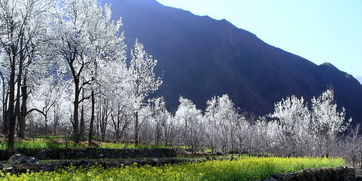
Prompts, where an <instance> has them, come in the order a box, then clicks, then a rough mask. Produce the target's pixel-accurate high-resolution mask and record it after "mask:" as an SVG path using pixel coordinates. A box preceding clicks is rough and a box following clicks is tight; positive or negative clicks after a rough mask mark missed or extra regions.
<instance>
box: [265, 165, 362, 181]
mask: <svg viewBox="0 0 362 181" xmlns="http://www.w3.org/2000/svg"><path fill="white" fill-rule="evenodd" d="M355 180H356V173H355V169H353V168H347V167H341V168H323V169H308V170H303V171H299V172H295V173H287V174H277V175H274V176H273V177H272V178H269V179H266V180H264V181H355Z"/></svg>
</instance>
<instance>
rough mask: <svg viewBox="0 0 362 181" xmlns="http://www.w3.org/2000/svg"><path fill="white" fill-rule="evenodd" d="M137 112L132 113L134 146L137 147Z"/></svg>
mask: <svg viewBox="0 0 362 181" xmlns="http://www.w3.org/2000/svg"><path fill="white" fill-rule="evenodd" d="M138 131H139V129H138V111H136V112H135V113H134V143H135V146H138V139H139V138H138Z"/></svg>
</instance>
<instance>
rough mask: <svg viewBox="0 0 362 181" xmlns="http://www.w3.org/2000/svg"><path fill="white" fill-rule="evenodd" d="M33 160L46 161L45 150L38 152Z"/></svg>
mask: <svg viewBox="0 0 362 181" xmlns="http://www.w3.org/2000/svg"><path fill="white" fill-rule="evenodd" d="M35 158H37V159H39V160H46V159H47V151H46V150H42V151H39V152H38V153H37V154H36V155H35Z"/></svg>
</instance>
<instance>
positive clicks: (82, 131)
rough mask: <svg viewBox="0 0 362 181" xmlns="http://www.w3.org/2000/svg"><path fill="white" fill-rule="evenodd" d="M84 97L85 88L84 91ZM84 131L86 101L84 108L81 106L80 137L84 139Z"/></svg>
mask: <svg viewBox="0 0 362 181" xmlns="http://www.w3.org/2000/svg"><path fill="white" fill-rule="evenodd" d="M82 99H84V89H83V91H82ZM84 132H85V123H84V103H82V108H81V112H80V133H79V137H80V139H81V140H83V136H84Z"/></svg>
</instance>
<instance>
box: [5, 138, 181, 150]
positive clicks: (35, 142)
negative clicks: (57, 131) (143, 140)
mask: <svg viewBox="0 0 362 181" xmlns="http://www.w3.org/2000/svg"><path fill="white" fill-rule="evenodd" d="M98 145H99V148H106V149H127V148H128V149H145V148H148V149H155V148H186V147H185V146H165V145H144V144H139V145H137V146H136V145H135V144H124V143H102V142H100V143H98ZM6 148H7V142H6V141H3V142H0V150H5V149H6ZM15 148H29V149H36V148H37V149H48V148H89V146H88V143H87V142H82V143H80V144H75V143H74V142H72V141H70V140H69V139H67V138H60V137H38V138H33V139H28V140H17V141H15Z"/></svg>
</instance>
